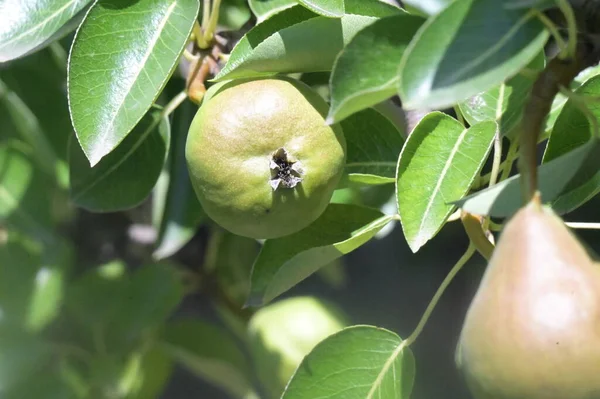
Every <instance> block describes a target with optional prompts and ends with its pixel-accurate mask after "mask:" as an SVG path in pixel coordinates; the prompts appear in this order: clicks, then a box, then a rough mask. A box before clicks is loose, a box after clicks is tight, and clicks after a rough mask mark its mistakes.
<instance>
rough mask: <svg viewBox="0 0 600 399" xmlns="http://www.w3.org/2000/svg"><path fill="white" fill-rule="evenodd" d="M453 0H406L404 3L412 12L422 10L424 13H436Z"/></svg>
mask: <svg viewBox="0 0 600 399" xmlns="http://www.w3.org/2000/svg"><path fill="white" fill-rule="evenodd" d="M451 2H452V0H404V1H403V2H402V4H404V6H405V7H406V8H407V9H408V10H409V11H410V12H414V11H417V12H420V13H421V14H424V15H436V14H438V13H439V12H440V11H442V10H443V9H444V8H446V7H448V5H449V4H450V3H451Z"/></svg>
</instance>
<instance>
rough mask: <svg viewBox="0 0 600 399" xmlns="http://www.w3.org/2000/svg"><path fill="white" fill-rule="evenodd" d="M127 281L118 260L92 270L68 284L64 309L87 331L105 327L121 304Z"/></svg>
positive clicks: (100, 329) (123, 269) (99, 329)
mask: <svg viewBox="0 0 600 399" xmlns="http://www.w3.org/2000/svg"><path fill="white" fill-rule="evenodd" d="M127 284H128V282H127V276H126V275H125V265H124V264H123V263H121V262H117V261H115V262H110V263H106V264H104V265H102V266H100V267H96V268H94V269H91V270H89V271H87V272H86V273H85V274H83V275H82V276H81V277H80V278H79V279H77V280H76V281H74V282H73V283H71V284H70V285H69V287H68V290H67V298H66V301H65V305H66V309H67V311H68V313H69V314H70V315H71V316H72V317H73V318H74V319H75V320H76V321H78V322H79V324H80V325H81V326H82V327H83V328H84V330H85V331H86V333H88V334H89V333H90V332H91V331H102V330H105V329H106V328H107V327H108V326H109V324H110V322H111V321H112V320H113V318H114V315H115V313H116V312H117V310H118V309H119V307H120V306H121V302H122V299H123V298H124V296H125V293H126V291H127Z"/></svg>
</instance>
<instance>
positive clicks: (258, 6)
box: [248, 0, 298, 23]
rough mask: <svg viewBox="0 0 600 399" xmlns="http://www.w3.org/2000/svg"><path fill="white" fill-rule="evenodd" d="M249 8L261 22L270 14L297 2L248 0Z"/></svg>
mask: <svg viewBox="0 0 600 399" xmlns="http://www.w3.org/2000/svg"><path fill="white" fill-rule="evenodd" d="M248 4H249V5H250V9H251V10H252V12H253V13H254V15H255V16H256V19H257V20H258V22H259V23H260V22H262V21H264V20H265V19H267V18H269V17H270V16H271V15H273V14H276V13H278V12H280V11H283V10H285V9H286V8H290V7H292V6H295V5H296V4H298V1H297V0H248Z"/></svg>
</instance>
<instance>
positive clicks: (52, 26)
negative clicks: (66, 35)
mask: <svg viewBox="0 0 600 399" xmlns="http://www.w3.org/2000/svg"><path fill="white" fill-rule="evenodd" d="M90 1H91V0H4V1H2V2H0V62H5V61H8V60H11V59H14V58H18V57H20V56H22V55H24V54H26V53H28V52H29V51H31V50H32V49H34V48H36V47H38V46H39V45H41V44H42V43H44V42H45V41H46V40H47V39H49V38H50V37H51V36H52V35H53V34H54V33H56V32H57V31H58V30H59V29H60V28H61V27H62V26H63V25H64V24H65V23H67V22H68V21H69V20H70V19H71V18H72V17H73V16H75V15H76V14H77V13H78V12H79V11H81V10H82V9H83V8H84V7H85V6H86V5H87V4H88V3H89V2H90Z"/></svg>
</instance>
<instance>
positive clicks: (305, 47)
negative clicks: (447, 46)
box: [215, 0, 401, 81]
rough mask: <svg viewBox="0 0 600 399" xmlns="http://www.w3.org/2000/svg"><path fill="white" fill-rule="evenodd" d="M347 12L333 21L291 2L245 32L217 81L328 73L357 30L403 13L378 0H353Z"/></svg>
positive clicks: (347, 3)
mask: <svg viewBox="0 0 600 399" xmlns="http://www.w3.org/2000/svg"><path fill="white" fill-rule="evenodd" d="M361 2H362V3H361ZM346 12H347V14H346V15H344V16H343V17H341V18H335V19H334V18H327V17H322V16H318V15H317V14H314V13H312V12H310V11H308V10H307V9H305V8H304V7H301V6H294V7H291V8H288V9H285V10H283V11H281V12H279V13H277V14H275V15H273V16H272V17H271V18H269V19H267V20H266V21H264V22H262V23H260V24H258V25H257V26H255V27H254V28H252V29H251V30H250V31H249V32H248V33H246V35H244V37H243V38H242V39H241V40H240V41H239V42H238V44H237V45H236V46H235V48H234V49H233V51H232V52H231V55H230V57H229V61H228V62H227V64H226V65H225V67H224V68H223V69H222V70H221V72H220V73H219V74H218V75H217V76H216V77H215V80H218V81H221V80H226V79H234V78H243V77H257V76H265V75H270V74H273V73H276V72H283V73H290V72H318V71H328V70H330V69H331V67H332V66H333V63H334V61H335V57H336V56H337V54H338V53H339V51H340V50H341V49H342V48H343V46H344V45H346V44H347V43H348V42H350V40H352V38H353V37H354V35H355V34H356V33H358V31H360V30H361V29H363V28H364V27H366V26H368V25H370V24H371V23H373V22H374V21H375V20H376V19H377V18H378V17H383V16H388V15H394V14H397V13H399V12H401V11H400V9H398V8H396V7H392V6H389V5H387V4H385V3H381V2H379V1H377V0H352V1H347V2H346Z"/></svg>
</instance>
